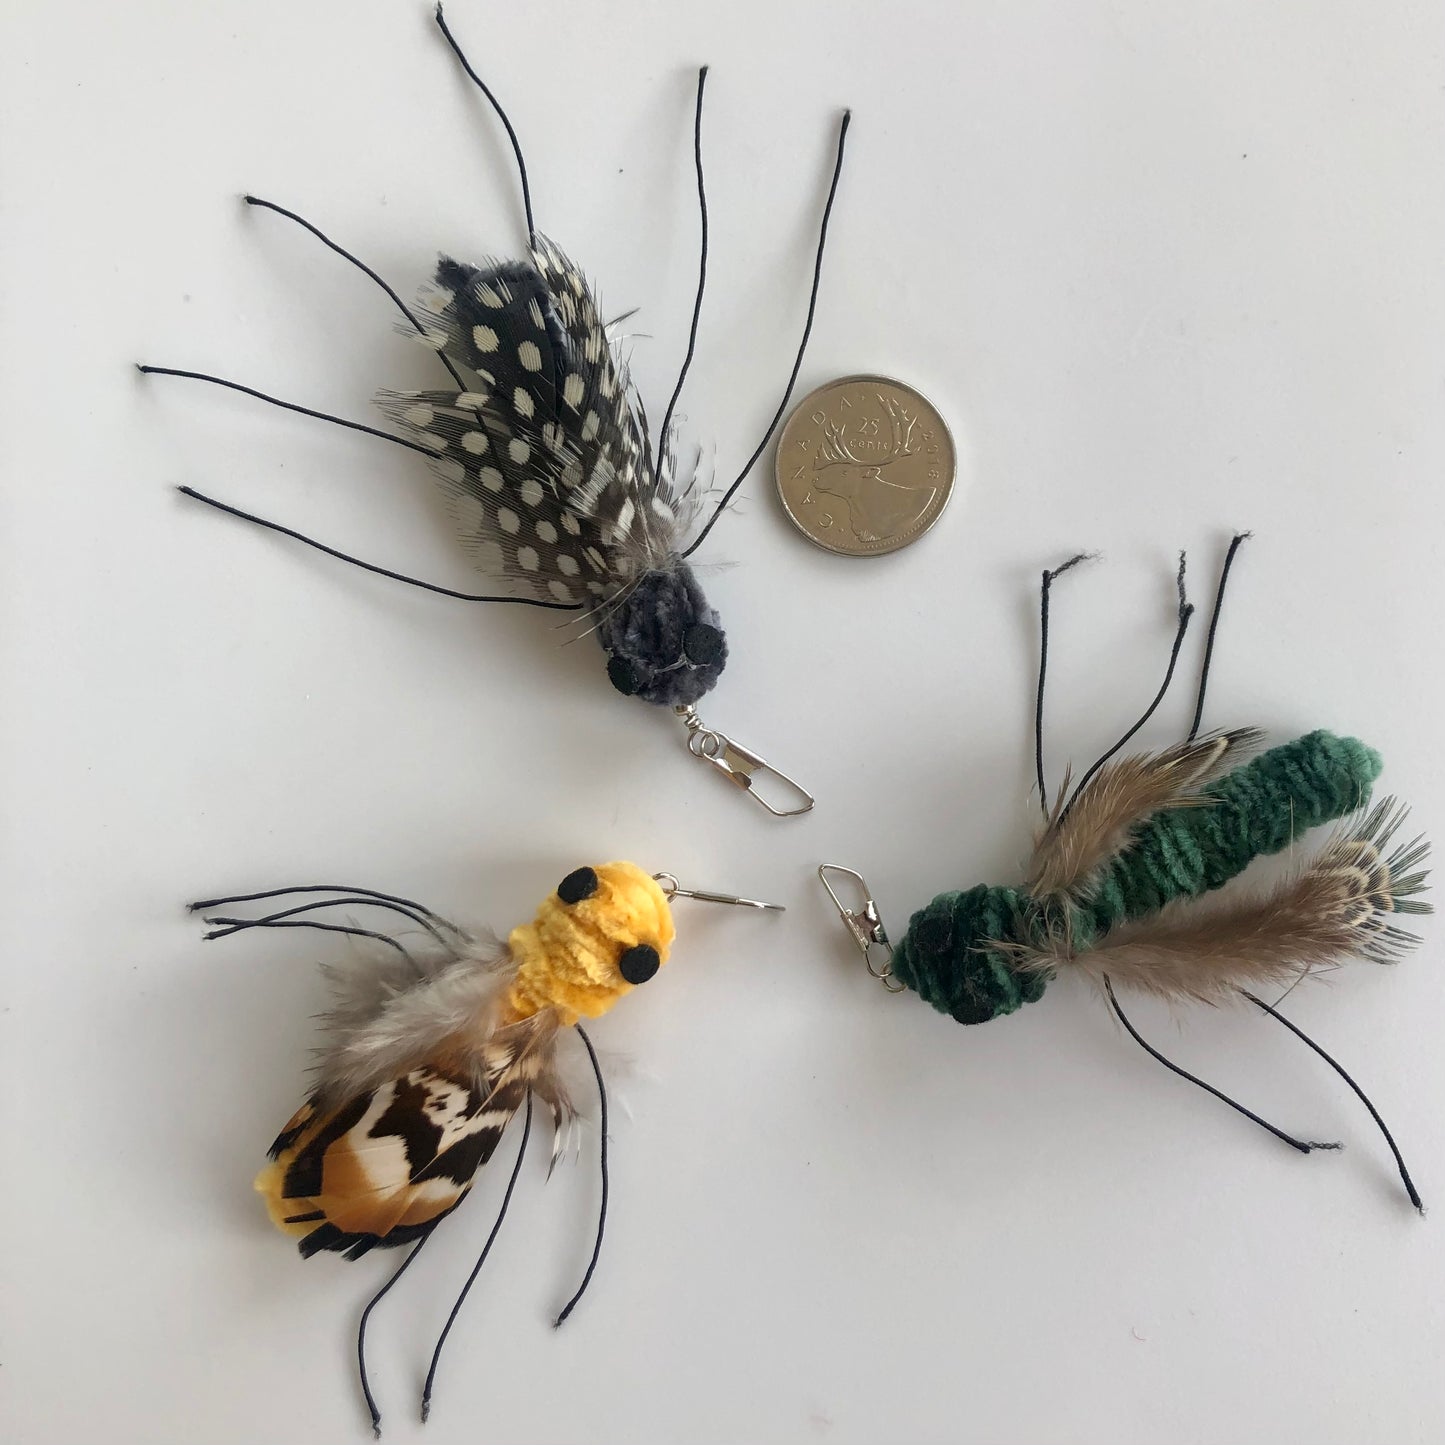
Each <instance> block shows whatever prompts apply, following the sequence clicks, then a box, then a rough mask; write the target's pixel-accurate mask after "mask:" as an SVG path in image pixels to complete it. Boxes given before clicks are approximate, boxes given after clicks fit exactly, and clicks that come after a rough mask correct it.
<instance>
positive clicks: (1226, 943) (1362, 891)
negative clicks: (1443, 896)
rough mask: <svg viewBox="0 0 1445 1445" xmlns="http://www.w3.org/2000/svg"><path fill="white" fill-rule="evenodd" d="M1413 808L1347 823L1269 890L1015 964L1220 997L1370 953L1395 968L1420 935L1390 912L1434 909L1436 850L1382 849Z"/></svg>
mask: <svg viewBox="0 0 1445 1445" xmlns="http://www.w3.org/2000/svg"><path fill="white" fill-rule="evenodd" d="M1404 817H1405V809H1404V808H1403V807H1402V806H1400V805H1399V804H1397V803H1396V802H1395V800H1394V799H1393V798H1386V799H1385V800H1384V801H1382V802H1380V803H1378V804H1376V805H1375V806H1374V807H1373V808H1372V809H1371V810H1370V811H1369V813H1368V814H1367V815H1365V816H1363V817H1356V818H1355V819H1354V820H1353V821H1352V823H1350V824H1349V825H1347V826H1345V827H1344V828H1342V829H1340V830H1339V831H1338V832H1337V833H1336V834H1335V835H1334V837H1333V838H1332V839H1331V840H1330V841H1329V842H1328V843H1326V844H1325V846H1324V847H1323V848H1321V849H1320V851H1319V852H1318V853H1316V854H1315V856H1314V857H1313V858H1312V859H1311V860H1310V861H1309V862H1308V864H1306V866H1305V867H1304V869H1303V870H1302V871H1301V872H1299V873H1298V874H1297V875H1296V876H1295V877H1293V878H1290V879H1287V880H1285V881H1284V882H1282V883H1280V884H1277V885H1276V886H1275V887H1273V888H1270V889H1268V890H1265V891H1257V892H1253V893H1251V892H1247V891H1245V890H1243V889H1234V888H1225V889H1224V890H1222V892H1221V894H1220V896H1219V898H1218V899H1217V900H1207V901H1200V900H1189V901H1187V902H1178V903H1172V904H1170V905H1168V906H1167V907H1166V908H1163V909H1161V910H1160V911H1159V912H1158V913H1155V914H1153V915H1152V916H1150V917H1148V918H1144V919H1140V920H1138V921H1136V922H1130V923H1124V924H1121V925H1120V926H1119V927H1117V928H1113V929H1110V931H1109V932H1108V933H1106V934H1105V935H1104V937H1103V938H1102V939H1101V940H1100V941H1099V943H1098V944H1097V945H1096V946H1095V947H1093V948H1091V949H1087V950H1082V951H1080V952H1077V953H1075V952H1073V951H1072V950H1070V949H1069V948H1068V946H1067V943H1066V942H1065V941H1063V940H1060V941H1059V942H1058V943H1057V944H1056V945H1055V946H1054V947H1053V948H1051V949H1043V950H1028V951H1024V950H1020V951H1017V952H1016V953H1015V957H1016V959H1017V964H1016V966H1018V967H1020V968H1036V969H1047V970H1050V971H1054V970H1060V971H1062V970H1073V971H1078V972H1081V973H1083V974H1085V975H1087V976H1088V977H1090V978H1091V979H1093V980H1094V981H1095V982H1096V983H1099V984H1101V985H1102V983H1103V981H1104V979H1105V978H1107V979H1108V980H1109V981H1110V982H1111V983H1113V984H1114V985H1115V987H1117V988H1121V989H1122V988H1127V989H1133V990H1134V991H1135V992H1141V993H1152V994H1155V995H1157V996H1159V997H1162V998H1166V999H1170V1000H1192V1001H1197V1002H1200V1003H1220V1002H1222V1001H1224V1000H1225V999H1227V998H1228V997H1229V996H1230V995H1231V994H1233V993H1234V991H1235V990H1237V989H1239V988H1242V987H1250V986H1258V985H1261V984H1278V985H1288V984H1290V983H1292V982H1294V981H1295V980H1296V979H1298V978H1299V977H1300V976H1301V975H1303V974H1305V973H1308V972H1310V971H1312V970H1314V969H1317V968H1320V967H1325V966H1329V965H1332V964H1336V963H1342V962H1344V961H1345V960H1347V959H1350V958H1362V959H1366V960H1368V961H1371V962H1374V963H1390V962H1393V961H1394V960H1395V959H1396V958H1398V957H1399V956H1400V955H1401V954H1402V953H1403V952H1405V950H1407V949H1408V948H1411V947H1413V946H1414V944H1415V943H1416V942H1417V940H1416V937H1415V935H1414V934H1412V933H1408V932H1406V931H1405V930H1403V929H1401V928H1397V927H1395V926H1394V925H1393V924H1392V923H1391V921H1390V920H1391V917H1392V915H1395V914H1399V913H1428V912H1429V911H1430V905H1429V904H1427V903H1424V902H1422V901H1421V900H1420V899H1419V898H1418V897H1417V896H1416V895H1418V894H1420V893H1421V892H1423V891H1424V889H1425V878H1426V871H1425V870H1424V869H1421V868H1420V867H1419V865H1420V864H1421V863H1422V862H1424V860H1425V858H1426V856H1427V854H1428V852H1429V845H1428V844H1427V843H1426V842H1424V841H1423V840H1422V839H1420V838H1416V839H1414V840H1413V841H1411V842H1409V843H1403V844H1401V845H1400V846H1399V847H1397V848H1396V849H1395V850H1394V852H1393V853H1391V854H1390V855H1389V856H1388V857H1386V856H1385V849H1386V848H1387V847H1388V846H1389V842H1390V839H1391V838H1392V837H1393V836H1394V834H1395V832H1396V831H1397V830H1398V829H1399V827H1400V824H1401V823H1402V822H1403V820H1404Z"/></svg>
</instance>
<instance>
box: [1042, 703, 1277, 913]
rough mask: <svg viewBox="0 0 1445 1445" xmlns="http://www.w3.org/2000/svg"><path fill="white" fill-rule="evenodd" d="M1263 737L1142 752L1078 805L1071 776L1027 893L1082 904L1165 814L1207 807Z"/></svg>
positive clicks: (1222, 736) (1117, 766) (1240, 731)
mask: <svg viewBox="0 0 1445 1445" xmlns="http://www.w3.org/2000/svg"><path fill="white" fill-rule="evenodd" d="M1262 736H1263V734H1262V733H1260V732H1259V731H1258V730H1257V729H1255V728H1237V729H1235V730H1234V731H1232V732H1215V733H1208V734H1206V735H1205V736H1204V737H1201V738H1196V739H1195V740H1194V741H1193V742H1185V743H1178V744H1176V745H1175V746H1174V747H1172V748H1166V749H1165V750H1164V751H1163V752H1159V753H1136V754H1133V755H1131V756H1129V757H1125V758H1120V759H1119V760H1118V761H1117V762H1112V763H1108V764H1106V765H1105V766H1104V767H1102V768H1100V769H1099V771H1098V773H1097V774H1096V775H1095V777H1094V778H1093V779H1092V780H1091V781H1090V782H1089V783H1088V784H1087V785H1086V786H1085V787H1084V788H1083V789H1082V790H1081V791H1080V792H1079V794H1078V796H1077V797H1076V798H1074V800H1073V801H1072V802H1068V801H1066V800H1067V798H1068V792H1069V778H1068V776H1067V775H1065V777H1064V781H1063V784H1062V786H1061V787H1060V788H1059V793H1058V797H1057V798H1056V799H1055V800H1054V806H1053V808H1052V809H1051V810H1050V813H1049V817H1048V820H1047V822H1045V824H1044V826H1043V828H1042V829H1041V830H1040V832H1039V835H1038V837H1037V838H1036V839H1035V840H1034V851H1033V855H1032V857H1031V858H1030V860H1029V869H1028V876H1027V880H1026V882H1025V885H1024V886H1025V887H1026V888H1027V890H1028V891H1029V892H1030V893H1031V894H1033V896H1034V897H1035V898H1040V899H1045V898H1050V897H1058V896H1072V897H1078V896H1080V895H1082V894H1084V893H1086V892H1087V891H1088V888H1089V885H1090V884H1091V883H1092V882H1093V880H1094V878H1095V877H1096V876H1097V875H1098V873H1099V870H1100V869H1101V868H1103V867H1104V865H1105V864H1106V863H1108V862H1109V860H1110V859H1111V858H1114V857H1115V856H1117V855H1118V854H1119V853H1121V852H1122V851H1123V850H1124V849H1125V848H1127V847H1128V846H1129V844H1130V843H1131V842H1132V841H1133V840H1134V837H1135V835H1136V833H1137V832H1138V829H1139V828H1140V826H1141V825H1142V824H1144V823H1145V822H1147V821H1148V819H1149V818H1150V817H1151V816H1152V815H1153V814H1155V813H1158V812H1160V811H1162V810H1163V809H1165V808H1188V807H1198V806H1200V805H1203V804H1207V803H1208V802H1209V801H1210V800H1209V797H1208V795H1207V794H1206V793H1204V792H1203V791H1202V790H1203V789H1204V788H1206V787H1207V786H1208V784H1209V783H1210V782H1212V781H1213V780H1214V779H1215V778H1217V777H1219V776H1220V775H1221V774H1223V773H1225V772H1227V771H1228V770H1229V769H1230V768H1233V767H1234V766H1235V764H1236V763H1237V762H1238V761H1239V757H1240V754H1241V753H1242V752H1244V751H1246V750H1247V749H1249V748H1252V747H1254V746H1255V745H1256V744H1258V742H1259V741H1260V739H1261V737H1262Z"/></svg>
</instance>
